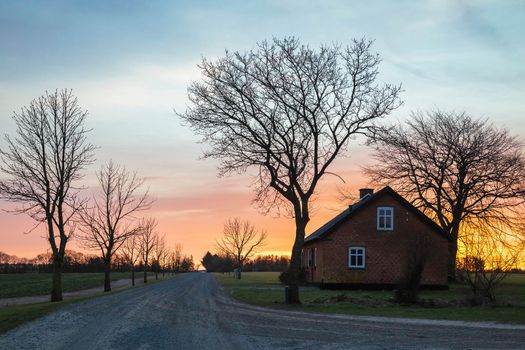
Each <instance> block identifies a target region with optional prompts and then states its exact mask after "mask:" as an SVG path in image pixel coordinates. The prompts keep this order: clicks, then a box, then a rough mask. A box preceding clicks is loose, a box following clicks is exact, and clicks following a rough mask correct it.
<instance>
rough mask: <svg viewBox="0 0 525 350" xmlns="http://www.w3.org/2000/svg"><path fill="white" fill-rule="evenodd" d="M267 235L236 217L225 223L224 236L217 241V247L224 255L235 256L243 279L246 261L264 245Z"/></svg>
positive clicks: (239, 273)
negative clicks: (242, 272) (242, 271)
mask: <svg viewBox="0 0 525 350" xmlns="http://www.w3.org/2000/svg"><path fill="white" fill-rule="evenodd" d="M266 237H267V234H266V232H264V231H261V232H260V233H259V232H257V230H256V229H255V226H253V225H252V224H251V223H250V222H249V221H242V220H241V219H238V218H235V219H233V220H232V219H230V220H228V221H227V222H226V224H224V230H223V236H222V238H221V239H220V240H219V241H217V248H218V250H219V251H220V252H221V253H223V254H224V255H226V256H231V257H233V259H234V260H235V267H236V268H237V270H238V273H237V278H238V279H241V270H242V267H243V265H244V263H245V262H246V261H247V260H248V259H249V258H250V257H252V256H253V255H254V254H255V253H256V252H257V250H258V249H259V248H260V247H262V246H263V245H264V243H265V240H266Z"/></svg>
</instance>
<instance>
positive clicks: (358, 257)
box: [348, 247, 365, 269]
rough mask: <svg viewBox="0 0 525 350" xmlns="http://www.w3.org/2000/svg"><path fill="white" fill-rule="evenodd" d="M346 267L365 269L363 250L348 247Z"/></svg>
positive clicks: (362, 248) (361, 248)
mask: <svg viewBox="0 0 525 350" xmlns="http://www.w3.org/2000/svg"><path fill="white" fill-rule="evenodd" d="M348 267H349V268H351V269H364V268H365V248H364V247H350V248H348Z"/></svg>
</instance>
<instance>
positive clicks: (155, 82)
mask: <svg viewBox="0 0 525 350" xmlns="http://www.w3.org/2000/svg"><path fill="white" fill-rule="evenodd" d="M289 35H294V36H297V37H299V38H300V39H301V40H302V41H303V42H304V43H307V44H309V45H311V46H313V47H315V46H318V45H320V44H322V43H331V42H337V43H341V44H345V43H348V42H349V41H350V40H351V39H352V38H355V37H357V38H359V37H363V36H364V37H368V38H371V39H374V40H375V44H374V47H373V49H374V50H375V51H377V52H378V53H380V55H381V56H382V58H383V63H382V65H381V75H380V77H379V79H380V80H382V81H385V82H390V83H402V84H403V88H404V93H403V95H402V97H403V100H404V101H405V104H404V106H403V107H402V108H401V109H399V110H398V111H396V112H395V113H394V114H393V115H392V117H391V121H395V120H402V119H403V118H404V116H406V115H407V114H408V113H409V111H411V110H426V109H431V108H444V109H456V110H465V111H467V112H469V113H471V114H473V115H476V116H482V117H487V118H490V119H491V120H492V121H494V123H495V124H497V125H501V126H505V127H508V128H510V129H512V130H513V132H515V133H518V134H520V135H525V98H524V96H525V2H524V1H519V0H515V1H512V0H509V1H441V0H440V1H438V0H435V1H403V0H401V1H304V0H302V1H277V0H275V1H246V0H244V1H93V0H92V1H11V0H3V1H1V2H0V128H1V130H0V131H1V132H2V134H3V133H5V132H10V131H12V130H13V123H12V121H11V112H12V111H13V110H17V109H19V108H20V107H21V106H23V105H26V104H27V103H28V102H29V101H30V100H31V99H33V98H36V97H38V96H40V95H41V94H42V93H43V92H44V91H45V90H54V89H56V88H64V87H67V88H73V89H74V91H75V94H76V95H77V96H78V97H79V100H80V103H81V105H82V106H84V107H85V108H86V109H88V110H89V111H90V119H89V123H90V126H91V127H92V128H93V132H92V135H91V140H92V142H93V143H95V144H96V145H98V146H99V147H100V149H99V150H98V152H97V158H98V159H99V161H98V162H97V164H96V165H95V166H94V167H97V166H98V165H99V164H100V163H102V162H103V161H105V160H108V159H109V158H114V159H115V160H117V161H119V162H121V163H124V164H126V165H127V166H128V167H129V168H137V169H139V171H140V172H141V174H143V175H144V176H147V177H149V178H151V179H152V181H151V187H152V192H153V193H154V194H155V196H156V197H157V198H160V199H161V200H162V199H163V198H178V197H180V196H182V197H184V198H189V197H191V196H192V195H196V194H199V193H200V194H201V195H202V196H203V197H204V196H205V195H206V193H209V191H217V193H224V191H226V192H227V191H230V192H227V193H230V194H231V193H234V192H235V193H237V192H242V193H243V196H244V195H245V202H246V203H245V204H246V209H243V210H245V211H246V212H248V211H250V212H251V211H253V209H251V208H250V207H249V198H250V192H249V190H248V189H247V188H246V186H245V185H246V183H247V181H245V180H244V178H239V179H233V180H230V182H224V181H227V180H221V179H217V178H216V176H215V169H214V164H213V162H211V163H210V162H203V161H199V160H198V159H197V158H198V157H199V155H200V151H201V147H203V146H202V145H199V144H197V143H195V138H194V137H193V135H192V134H191V132H190V131H189V130H188V129H185V128H183V127H181V125H180V123H179V121H178V120H177V118H176V117H175V115H174V113H173V109H174V108H175V109H177V110H179V111H181V110H184V108H185V104H186V87H187V85H188V83H189V82H190V81H191V80H194V79H199V73H198V70H197V69H196V64H197V63H198V62H199V60H200V59H201V57H217V56H219V55H221V54H222V53H223V52H224V50H225V49H229V50H231V51H234V50H241V51H243V50H247V49H250V48H252V47H254V45H255V43H256V42H258V41H261V40H264V39H270V38H271V37H272V36H277V37H282V36H289ZM2 143H3V141H0V145H2ZM352 159H353V160H354V161H352ZM365 161H366V157H364V156H361V157H360V158H359V157H354V158H350V160H348V159H345V160H344V161H343V162H340V164H339V165H338V166H339V167H340V168H341V169H343V170H344V171H349V172H350V173H351V172H352V171H357V170H355V169H357V166H356V164H357V163H359V162H365ZM88 181H93V176H90V177H88ZM225 184H227V185H225ZM237 184H239V185H237ZM221 191H223V192H221ZM243 198H244V197H243ZM201 209H202V208H198V207H191V208H178V209H177V210H179V211H184V210H190V211H195V212H199V210H201ZM159 210H160V209H159ZM166 210H167V211H168V212H171V213H172V214H173V210H172V211H170V210H169V209H166ZM241 213H242V211H241ZM175 214H176V213H175ZM0 215H2V217H1V218H2V219H3V220H15V219H13V218H11V217H7V216H6V214H0ZM166 215H168V214H166ZM16 220H19V219H16ZM13 225H14V224H13ZM13 227H14V226H13ZM210 230H211V228H210ZM0 234H1V233H0Z"/></svg>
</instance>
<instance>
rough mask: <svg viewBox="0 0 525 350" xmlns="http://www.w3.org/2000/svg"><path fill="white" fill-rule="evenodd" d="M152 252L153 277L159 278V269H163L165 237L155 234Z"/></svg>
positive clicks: (165, 248) (165, 251)
mask: <svg viewBox="0 0 525 350" xmlns="http://www.w3.org/2000/svg"><path fill="white" fill-rule="evenodd" d="M153 254H154V259H155V262H154V263H155V279H156V280H158V279H159V269H163V262H164V258H165V256H166V254H167V247H166V237H165V236H159V235H156V236H155V242H154V243H153Z"/></svg>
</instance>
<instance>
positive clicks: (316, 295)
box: [214, 272, 525, 324]
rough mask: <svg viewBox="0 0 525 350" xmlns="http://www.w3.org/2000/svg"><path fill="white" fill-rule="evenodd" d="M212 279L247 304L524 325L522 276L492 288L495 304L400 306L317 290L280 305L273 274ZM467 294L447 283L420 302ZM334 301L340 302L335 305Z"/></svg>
mask: <svg viewBox="0 0 525 350" xmlns="http://www.w3.org/2000/svg"><path fill="white" fill-rule="evenodd" d="M214 276H215V278H216V279H217V280H218V281H219V282H220V283H221V284H222V286H223V287H224V288H225V290H226V291H227V292H228V293H229V294H230V295H231V296H232V297H233V298H235V299H237V300H239V301H242V302H245V303H248V304H253V305H259V306H266V307H277V308H285V309H290V310H301V311H312V312H329V313H341V314H351V315H368V316H389V317H411V318H428V319H444V320H462V321H494V322H506V323H520V324H525V274H513V275H510V276H509V277H508V278H507V279H506V280H505V281H504V282H503V284H502V285H501V286H500V287H499V289H498V290H497V294H496V297H497V298H498V302H497V304H496V305H490V306H489V305H484V306H452V305H450V306H443V305H441V307H422V306H403V305H399V304H397V303H395V302H394V301H393V297H394V293H393V291H390V290H379V291H371V290H348V291H343V290H321V289H318V288H314V287H302V288H301V301H302V303H303V304H302V305H286V304H284V286H283V285H282V284H280V282H279V280H278V276H279V273H277V272H245V273H243V274H242V279H241V280H240V281H238V280H236V279H235V278H234V277H233V275H228V274H221V273H215V274H214ZM469 296H470V289H469V287H468V286H467V285H465V284H452V285H451V286H450V289H449V290H444V291H438V290H427V291H422V292H421V293H420V298H421V299H425V300H433V301H434V302H435V303H436V304H447V302H448V303H450V302H452V301H454V300H464V299H465V298H468V297H469ZM337 299H340V300H344V301H337Z"/></svg>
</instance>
